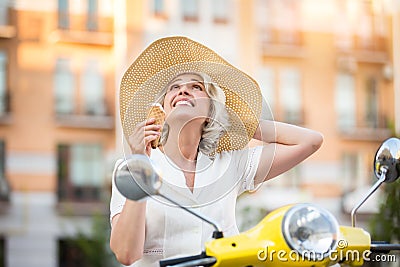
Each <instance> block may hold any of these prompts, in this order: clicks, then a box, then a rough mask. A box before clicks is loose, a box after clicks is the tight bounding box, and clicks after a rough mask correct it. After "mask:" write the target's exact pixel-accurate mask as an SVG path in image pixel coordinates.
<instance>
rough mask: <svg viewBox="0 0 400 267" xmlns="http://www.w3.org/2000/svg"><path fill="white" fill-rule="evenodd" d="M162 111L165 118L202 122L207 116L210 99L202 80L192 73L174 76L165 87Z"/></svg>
mask: <svg viewBox="0 0 400 267" xmlns="http://www.w3.org/2000/svg"><path fill="white" fill-rule="evenodd" d="M164 110H165V113H166V115H167V117H169V116H170V115H172V118H182V119H186V120H193V119H196V120H201V121H203V122H204V121H205V120H206V118H207V117H208V116H209V110H210V97H209V95H208V94H207V92H206V88H205V86H204V82H203V78H202V77H201V76H199V75H197V74H194V73H184V74H181V75H178V76H176V77H175V78H174V79H173V80H172V81H171V82H170V83H169V84H168V86H167V91H166V94H165V97H164ZM172 118H171V119H172Z"/></svg>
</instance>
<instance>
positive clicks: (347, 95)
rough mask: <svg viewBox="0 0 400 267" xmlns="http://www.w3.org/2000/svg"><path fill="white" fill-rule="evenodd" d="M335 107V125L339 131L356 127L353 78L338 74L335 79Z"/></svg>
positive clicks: (348, 75) (345, 74)
mask: <svg viewBox="0 0 400 267" xmlns="http://www.w3.org/2000/svg"><path fill="white" fill-rule="evenodd" d="M335 106H336V114H337V116H338V117H337V123H338V126H339V128H340V129H342V130H346V129H349V128H354V127H355V126H356V115H355V88H354V77H353V76H352V75H350V74H348V73H340V74H338V76H337V77H336V88H335Z"/></svg>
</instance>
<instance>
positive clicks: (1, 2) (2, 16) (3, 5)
mask: <svg viewBox="0 0 400 267" xmlns="http://www.w3.org/2000/svg"><path fill="white" fill-rule="evenodd" d="M0 25H8V1H7V0H0Z"/></svg>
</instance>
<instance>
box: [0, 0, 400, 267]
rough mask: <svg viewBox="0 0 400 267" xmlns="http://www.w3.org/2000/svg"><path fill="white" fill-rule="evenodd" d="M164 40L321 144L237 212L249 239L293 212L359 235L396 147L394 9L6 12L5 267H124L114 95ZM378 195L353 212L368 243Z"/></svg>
mask: <svg viewBox="0 0 400 267" xmlns="http://www.w3.org/2000/svg"><path fill="white" fill-rule="evenodd" d="M171 35H183V36H187V37H189V38H191V39H194V40H196V41H199V42H201V43H203V44H205V45H207V46H208V47H210V48H212V49H213V50H215V51H216V52H217V53H219V54H220V55H221V56H222V57H224V58H225V59H227V60H228V61H229V62H230V63H232V64H233V65H234V66H236V67H238V68H240V69H242V70H244V71H245V72H246V73H248V74H249V75H251V76H252V77H254V78H255V79H256V80H257V82H258V83H259V85H260V87H261V89H262V93H263V96H264V98H265V100H266V101H267V103H268V105H269V108H270V111H271V113H272V118H271V119H275V120H278V121H284V122H289V123H293V124H296V125H300V126H305V127H309V128H312V129H315V130H317V131H320V132H321V133H323V135H324V137H325V142H324V144H323V146H322V148H321V149H320V150H319V151H318V152H317V153H316V154H314V155H313V156H312V157H310V158H309V159H307V160H306V161H305V162H304V163H302V164H300V165H299V166H298V167H296V168H294V169H293V170H291V171H289V172H287V173H285V174H283V175H281V177H278V178H276V179H274V180H272V181H269V182H267V183H265V184H264V185H263V186H262V187H261V188H259V189H258V190H257V191H255V192H254V193H249V194H245V195H243V196H242V197H241V198H240V199H239V203H238V208H237V216H238V223H239V226H240V228H241V229H242V230H244V229H248V228H249V227H251V226H252V225H254V224H255V223H256V222H257V221H258V220H259V219H260V218H261V217H262V216H264V215H265V214H266V213H267V212H269V211H271V210H273V209H275V208H277V207H280V206H282V205H285V204H289V203H297V202H313V203H316V204H318V205H320V206H322V207H324V208H326V209H328V210H329V211H331V212H332V213H333V214H334V215H335V216H336V218H337V219H338V220H339V223H340V224H345V225H350V211H351V209H352V207H353V206H354V205H355V203H356V202H358V200H359V199H360V198H361V196H362V195H363V194H365V193H366V191H367V190H368V188H369V187H370V186H371V185H372V184H373V183H374V182H375V180H376V178H375V176H374V173H373V160H374V156H375V152H376V150H377V149H378V147H379V145H380V144H381V142H382V141H384V140H385V139H386V138H388V137H391V136H395V135H397V136H399V135H400V1H399V0H0V267H28V266H29V267H69V266H81V267H82V266H83V267H88V266H115V261H114V260H113V257H112V255H111V254H110V251H109V250H108V243H107V242H108V237H109V231H110V229H109V228H110V225H109V210H108V201H109V197H110V187H111V171H112V169H113V166H114V162H115V161H116V159H117V158H119V157H122V156H123V140H122V132H121V127H120V120H119V107H118V90H119V83H120V81H121V78H122V75H123V73H124V72H125V70H126V69H127V68H128V67H129V65H130V64H131V63H132V62H133V60H134V59H135V58H136V57H137V56H138V55H139V53H140V52H141V51H142V50H143V49H144V48H145V47H146V46H147V45H149V44H150V43H151V42H153V41H154V40H156V39H158V38H160V37H165V36H171ZM267 113H269V112H267ZM266 116H267V115H266ZM381 195H382V190H381V189H380V190H379V192H378V193H377V194H376V195H374V196H373V197H372V199H370V200H368V201H367V202H366V204H365V206H363V207H362V208H361V209H360V214H359V215H358V217H357V218H358V225H359V226H364V227H366V229H368V227H369V220H370V218H371V217H372V216H374V214H376V213H377V212H378V211H379V204H380V202H382V197H381ZM104 244H105V245H104ZM397 264H399V263H397ZM393 266H399V265H393Z"/></svg>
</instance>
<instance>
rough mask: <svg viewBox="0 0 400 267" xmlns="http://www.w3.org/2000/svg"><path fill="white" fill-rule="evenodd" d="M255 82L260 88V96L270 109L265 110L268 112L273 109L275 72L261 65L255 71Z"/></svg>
mask: <svg viewBox="0 0 400 267" xmlns="http://www.w3.org/2000/svg"><path fill="white" fill-rule="evenodd" d="M256 76H257V82H258V84H259V86H260V88H261V93H262V96H263V98H264V100H265V102H266V104H268V107H267V108H270V109H271V110H270V111H269V110H267V113H268V114H265V115H270V114H269V113H271V112H273V111H274V108H275V73H274V70H273V69H272V68H268V67H261V68H259V70H258V71H257V75H256Z"/></svg>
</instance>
